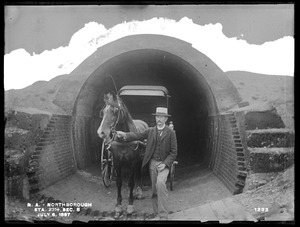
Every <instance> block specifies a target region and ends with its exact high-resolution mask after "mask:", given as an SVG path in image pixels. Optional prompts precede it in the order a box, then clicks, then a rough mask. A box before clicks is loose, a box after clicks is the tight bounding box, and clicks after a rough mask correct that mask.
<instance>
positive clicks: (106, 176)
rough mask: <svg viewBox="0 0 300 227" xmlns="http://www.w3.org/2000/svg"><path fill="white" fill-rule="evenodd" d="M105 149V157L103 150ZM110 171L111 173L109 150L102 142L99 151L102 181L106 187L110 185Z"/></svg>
mask: <svg viewBox="0 0 300 227" xmlns="http://www.w3.org/2000/svg"><path fill="white" fill-rule="evenodd" d="M105 151H106V157H104V156H105V154H104V152H105ZM112 173H113V165H112V157H111V153H110V151H109V150H106V148H105V146H104V144H102V151H101V175H102V181H103V184H104V186H105V187H106V188H108V187H109V186H110V185H111V181H112Z"/></svg>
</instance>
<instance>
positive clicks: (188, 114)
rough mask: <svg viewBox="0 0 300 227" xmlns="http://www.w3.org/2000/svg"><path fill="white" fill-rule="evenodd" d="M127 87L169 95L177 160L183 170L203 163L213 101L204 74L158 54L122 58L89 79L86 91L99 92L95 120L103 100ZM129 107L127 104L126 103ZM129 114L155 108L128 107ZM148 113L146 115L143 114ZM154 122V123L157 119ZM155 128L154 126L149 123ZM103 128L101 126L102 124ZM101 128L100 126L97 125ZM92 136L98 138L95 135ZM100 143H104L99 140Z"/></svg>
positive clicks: (149, 52)
mask: <svg viewBox="0 0 300 227" xmlns="http://www.w3.org/2000/svg"><path fill="white" fill-rule="evenodd" d="M109 75H110V76H111V77H112V78H113V79H114V82H115V84H116V87H117V89H118V90H119V89H120V88H121V87H122V86H125V85H161V86H165V87H166V88H167V89H168V91H169V95H170V96H171V97H170V99H169V114H171V115H172V116H171V117H169V119H168V122H169V121H173V122H174V125H175V131H176V136H177V143H178V156H177V160H178V161H179V163H180V165H181V166H186V165H192V164H196V163H201V162H202V161H203V160H204V158H205V154H206V152H207V151H206V150H205V149H206V143H207V140H208V136H209V135H208V132H209V131H210V130H208V127H209V119H208V117H209V114H210V112H211V108H212V107H211V106H213V105H214V100H213V98H211V96H210V92H211V91H210V89H209V87H208V86H207V85H206V82H205V81H204V79H203V78H202V76H201V74H200V73H199V72H198V71H197V70H195V69H194V68H193V67H192V66H191V65H189V64H188V63H187V62H185V61H183V60H182V59H180V58H179V57H178V56H175V55H172V54H170V53H167V52H163V51H158V50H139V51H132V52H126V53H124V54H120V55H118V56H116V57H114V58H112V59H110V60H109V61H107V62H105V63H104V64H103V65H101V66H100V67H99V68H98V69H97V70H95V72H94V73H93V74H92V75H91V76H90V78H89V79H88V82H87V84H86V86H85V87H87V88H88V89H94V90H95V91H96V94H97V95H96V96H97V97H98V98H97V101H96V102H94V103H93V116H94V117H97V116H98V114H99V111H100V109H101V108H102V107H103V105H104V101H103V96H104V94H106V93H108V92H113V91H115V90H116V89H115V87H114V82H113V80H112V79H111V77H110V76H109ZM124 102H125V104H126V100H124ZM128 108H129V111H130V113H135V112H140V111H143V109H145V108H147V111H149V113H148V115H149V116H151V115H152V113H154V112H155V106H151V107H150V108H149V106H139V105H128ZM144 112H145V111H144ZM152 117H153V120H154V116H152ZM147 123H148V124H150V126H154V125H153V122H152V123H149V122H147ZM99 124H100V123H99ZM98 127H99V125H98ZM92 135H93V136H97V135H96V134H95V132H92ZM98 140H101V139H100V138H98Z"/></svg>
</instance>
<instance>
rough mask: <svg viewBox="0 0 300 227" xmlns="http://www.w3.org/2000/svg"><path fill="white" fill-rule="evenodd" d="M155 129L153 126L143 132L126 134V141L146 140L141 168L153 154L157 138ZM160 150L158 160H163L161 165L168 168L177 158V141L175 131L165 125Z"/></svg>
mask: <svg viewBox="0 0 300 227" xmlns="http://www.w3.org/2000/svg"><path fill="white" fill-rule="evenodd" d="M156 128H157V127H156V126H155V127H150V128H148V129H146V130H145V131H143V132H127V133H126V138H125V139H126V141H134V140H143V139H147V147H146V151H145V156H144V159H143V164H142V168H143V167H144V166H145V165H146V164H147V163H148V162H149V160H150V159H151V157H152V155H153V153H154V150H155V145H156V138H157V129H156ZM160 148H161V149H160V150H161V152H160V158H161V160H163V163H165V164H166V166H167V167H168V168H170V167H171V165H172V163H173V162H174V161H175V159H176V157H177V139H176V134H175V131H173V130H172V129H170V128H169V127H168V126H167V125H166V126H165V128H164V131H163V134H162V135H161V144H160Z"/></svg>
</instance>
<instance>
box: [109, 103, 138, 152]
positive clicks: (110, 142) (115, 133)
mask: <svg viewBox="0 0 300 227" xmlns="http://www.w3.org/2000/svg"><path fill="white" fill-rule="evenodd" d="M120 111H121V109H120V107H119V108H118V117H117V119H116V121H115V123H114V125H113V126H111V128H110V130H111V133H112V135H113V136H112V138H111V139H110V140H109V141H108V142H107V143H106V145H108V147H107V148H106V149H107V150H109V149H110V147H111V144H112V142H113V141H115V137H116V135H117V131H116V126H117V124H118V123H119V119H120ZM138 147H139V142H137V144H136V147H135V148H134V151H136V150H137V149H138Z"/></svg>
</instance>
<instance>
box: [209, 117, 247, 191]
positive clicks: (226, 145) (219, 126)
mask: <svg viewBox="0 0 300 227" xmlns="http://www.w3.org/2000/svg"><path fill="white" fill-rule="evenodd" d="M239 120H242V115H239V114H237V115H236V114H228V115H220V116H216V117H213V118H212V119H211V122H212V125H213V127H214V129H215V130H214V133H213V137H214V140H213V142H212V144H211V146H212V152H211V155H210V162H209V163H210V167H211V168H212V170H213V172H214V173H215V174H216V175H217V176H218V178H219V179H220V180H221V181H222V182H223V183H224V185H225V186H226V187H227V188H228V189H229V191H230V192H232V193H233V194H238V193H241V192H242V190H243V188H244V185H245V179H246V176H247V175H246V158H247V157H246V150H245V146H246V144H245V143H244V141H245V136H244V135H243V133H244V129H243V123H242V121H241V122H239Z"/></svg>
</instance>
